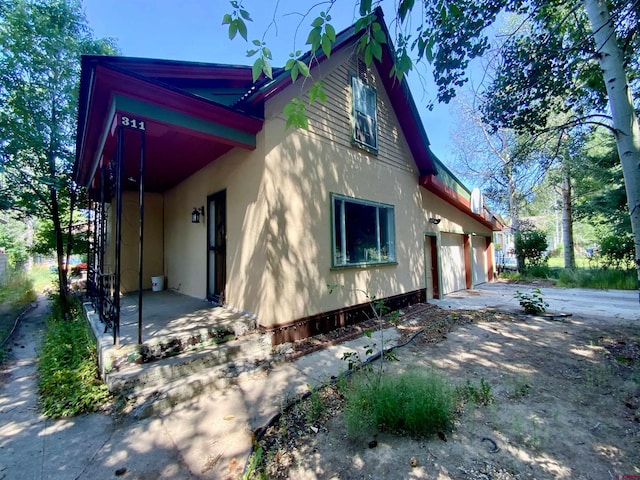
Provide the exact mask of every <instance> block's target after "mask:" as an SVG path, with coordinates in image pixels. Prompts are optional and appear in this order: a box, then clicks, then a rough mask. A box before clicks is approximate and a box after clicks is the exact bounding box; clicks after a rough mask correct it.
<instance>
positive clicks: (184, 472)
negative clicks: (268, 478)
mask: <svg viewBox="0 0 640 480" xmlns="http://www.w3.org/2000/svg"><path fill="white" fill-rule="evenodd" d="M47 313H48V312H47V306H46V304H41V305H40V306H39V307H38V308H37V309H36V310H34V311H32V312H31V313H30V314H28V315H26V316H25V317H24V318H23V320H22V322H21V324H20V326H19V328H18V330H17V332H16V333H15V335H14V337H13V338H12V340H11V342H9V345H10V346H12V352H11V356H10V360H9V361H8V362H7V363H6V364H5V365H4V366H3V367H2V373H1V374H0V378H1V380H0V480H2V479H52V480H57V479H61V480H62V479H65V480H66V479H87V480H89V479H90V480H97V479H107V478H116V477H118V478H125V479H140V480H142V479H145V480H147V479H148V480H151V479H186V478H203V479H236V478H238V477H239V476H240V475H241V473H242V471H243V469H244V464H245V461H246V459H247V454H248V452H249V450H250V447H251V439H252V432H253V431H254V430H256V429H258V428H260V427H261V426H263V425H264V424H265V423H266V422H267V421H268V420H269V419H270V418H271V417H272V416H273V415H275V414H276V413H277V412H278V411H279V408H280V406H281V405H282V404H284V403H285V401H286V400H287V399H288V398H291V396H293V395H295V394H296V393H303V392H305V391H307V389H308V385H318V384H320V383H322V382H324V381H326V380H327V379H329V377H330V376H332V375H338V374H339V373H340V372H342V371H343V370H344V369H345V368H346V366H345V363H344V362H343V361H342V360H340V359H341V357H342V354H343V353H344V352H346V351H354V350H356V351H360V352H361V355H364V345H365V344H369V343H371V340H370V339H368V338H359V339H357V340H354V341H352V342H348V343H346V344H342V345H338V346H335V347H332V348H330V349H327V350H324V351H319V352H315V353H313V354H311V355H307V356H305V357H302V358H300V359H299V360H297V361H295V362H293V363H284V364H281V365H279V366H277V367H276V368H274V369H273V370H271V371H256V372H254V373H252V374H251V375H245V376H243V377H240V378H239V379H238V381H237V382H236V383H235V384H233V385H232V386H230V387H229V388H227V389H226V390H224V391H223V392H217V393H212V394H207V395H202V396H200V397H197V398H195V399H193V400H191V401H188V402H185V403H181V404H179V405H177V406H175V407H174V408H172V409H170V410H168V411H165V412H163V413H162V415H158V416H154V417H151V418H148V419H145V420H132V419H124V420H118V419H116V418H113V417H110V416H107V415H105V414H91V415H83V416H80V417H75V418H71V419H65V420H58V421H51V420H47V419H46V418H45V417H43V416H42V415H40V414H39V413H38V408H37V403H36V402H37V383H36V382H37V363H36V362H37V358H36V357H37V347H38V345H39V342H40V340H41V338H42V334H43V330H44V328H45V319H46V315H47ZM396 340H397V336H396V334H395V332H389V331H387V332H385V337H384V342H385V344H386V343H387V342H389V345H392V344H395V341H396ZM377 343H378V345H379V344H380V343H381V342H380V340H377Z"/></svg>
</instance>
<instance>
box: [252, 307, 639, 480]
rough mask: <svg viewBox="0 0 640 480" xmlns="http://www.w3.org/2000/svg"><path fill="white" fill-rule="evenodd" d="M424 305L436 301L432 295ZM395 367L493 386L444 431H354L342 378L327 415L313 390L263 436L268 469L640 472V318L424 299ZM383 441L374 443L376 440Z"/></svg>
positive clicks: (347, 474)
mask: <svg viewBox="0 0 640 480" xmlns="http://www.w3.org/2000/svg"><path fill="white" fill-rule="evenodd" d="M427 307H428V306H427ZM424 325H430V328H429V329H428V331H426V332H425V333H423V334H421V335H419V336H418V337H416V338H415V340H414V341H413V342H411V343H410V344H409V345H407V346H405V347H403V348H401V349H399V350H398V352H397V356H398V359H399V361H398V362H395V363H392V364H389V363H386V364H385V368H386V369H387V374H390V375H393V374H395V373H397V372H400V371H402V370H405V369H408V368H435V369H436V370H438V371H440V372H442V373H445V374H447V375H448V377H449V378H450V380H451V382H452V383H454V384H464V383H465V382H466V381H467V380H469V381H471V382H472V383H474V384H476V385H478V384H479V382H480V379H484V380H485V381H486V382H488V384H489V385H490V386H491V394H492V395H493V398H494V400H493V402H492V403H490V404H489V405H481V406H476V405H472V404H467V405H465V407H464V409H463V410H462V411H460V412H458V414H457V415H456V420H455V425H454V428H453V429H452V431H450V432H447V433H446V436H443V438H438V437H437V436H436V437H433V438H410V437H402V436H396V435H392V434H387V433H380V432H378V433H374V434H371V435H369V436H366V437H364V438H355V439H354V438H349V437H348V435H347V432H346V429H345V427H344V424H343V421H342V417H341V411H342V403H343V400H342V398H341V395H340V393H339V391H338V390H337V389H336V388H333V387H332V388H329V389H326V390H325V391H324V392H323V393H322V394H321V395H322V396H323V397H324V398H325V399H326V400H327V402H328V403H327V406H326V408H325V409H324V414H323V415H322V418H318V416H315V417H314V416H310V415H309V413H308V412H309V409H310V408H311V405H310V401H311V400H306V401H305V402H304V403H302V404H300V405H299V406H297V407H295V408H293V409H292V410H290V411H289V412H288V413H286V414H284V415H283V417H282V419H281V420H280V423H279V424H276V425H274V426H273V427H272V428H270V429H269V431H268V432H267V434H266V435H265V437H264V438H263V439H262V441H261V445H262V447H263V451H262V457H263V459H264V460H265V461H266V466H265V467H264V468H266V471H265V472H264V473H265V475H266V477H267V478H295V479H341V480H345V479H370V478H371V479H420V478H425V479H530V478H536V479H546V478H566V479H624V478H640V410H639V407H640V325H638V322H637V321H635V322H632V321H628V320H601V319H597V318H586V317H575V316H573V317H568V318H564V319H562V318H560V319H558V318H555V319H549V318H542V317H525V316H520V315H515V314H514V315H510V314H503V313H497V312H491V311H484V312H483V311H480V312H471V311H457V312H455V311H454V312H452V311H445V310H441V309H439V308H438V307H435V306H430V307H429V308H422V310H420V309H419V308H418V309H417V310H415V311H409V312H407V314H406V315H404V317H403V323H402V324H401V326H400V328H402V329H403V333H404V334H405V338H406V337H407V336H408V335H409V334H410V333H412V332H413V331H415V330H416V329H417V328H418V327H420V326H424ZM373 445H375V447H373V448H372V446H373Z"/></svg>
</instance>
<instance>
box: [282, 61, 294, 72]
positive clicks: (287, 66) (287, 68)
mask: <svg viewBox="0 0 640 480" xmlns="http://www.w3.org/2000/svg"><path fill="white" fill-rule="evenodd" d="M295 64H296V60H295V59H294V58H290V59H289V60H287V63H286V64H285V66H284V70H285V71H286V72H288V71H289V70H291V69H292V68H293V66H294V65H295Z"/></svg>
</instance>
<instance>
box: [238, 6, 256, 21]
mask: <svg viewBox="0 0 640 480" xmlns="http://www.w3.org/2000/svg"><path fill="white" fill-rule="evenodd" d="M240 15H241V16H242V18H244V19H245V20H248V21H249V22H253V20H252V19H251V15H249V12H247V11H246V10H243V9H242V8H241V9H240Z"/></svg>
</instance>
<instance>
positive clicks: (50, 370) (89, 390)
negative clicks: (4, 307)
mask: <svg viewBox="0 0 640 480" xmlns="http://www.w3.org/2000/svg"><path fill="white" fill-rule="evenodd" d="M38 368H39V370H40V382H39V392H40V400H41V404H42V411H43V413H44V415H46V416H47V417H50V418H61V417H68V416H72V415H78V414H80V413H85V412H91V411H95V410H96V409H97V408H98V407H100V406H101V405H103V404H104V403H105V402H106V401H107V400H108V399H109V392H108V390H107V387H106V385H104V384H103V383H102V382H101V381H100V379H99V376H98V364H97V349H96V345H95V342H94V340H93V337H92V335H91V332H90V331H89V325H88V324H87V322H86V321H85V319H84V317H83V316H82V314H81V312H80V309H79V305H78V304H77V303H76V304H75V305H74V306H73V315H72V317H71V319H70V320H64V317H63V316H62V313H61V308H60V305H59V301H58V297H57V296H53V295H52V297H51V314H50V315H49V318H48V319H47V332H46V334H45V338H44V341H43V345H42V352H41V355H40V361H39V364H38Z"/></svg>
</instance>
